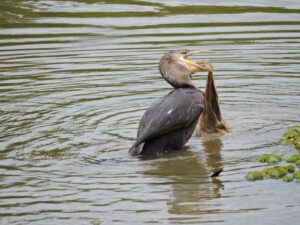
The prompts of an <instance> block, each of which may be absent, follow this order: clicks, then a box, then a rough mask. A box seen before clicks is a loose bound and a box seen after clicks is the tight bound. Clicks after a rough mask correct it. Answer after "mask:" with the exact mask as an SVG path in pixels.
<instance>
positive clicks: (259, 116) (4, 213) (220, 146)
mask: <svg viewBox="0 0 300 225" xmlns="http://www.w3.org/2000/svg"><path fill="white" fill-rule="evenodd" d="M0 13H1V14H0V15H1V16H0V25H1V26H0V27H1V29H0V89H1V90H0V101H1V105H0V109H1V111H0V124H1V126H0V150H1V152H0V171H1V172H0V222H1V224H100V223H102V224H146V223H154V224H155V223H156V224H199V223H201V222H206V223H209V224H228V225H229V224H230V225H232V224H264V225H266V224H272V225H273V224H297V223H298V222H299V211H300V186H299V185H297V184H296V183H292V184H286V183H284V182H282V181H276V180H265V181H262V182H247V181H245V178H244V177H245V175H246V173H247V172H248V171H252V170H254V169H258V167H261V166H262V164H259V163H257V162H256V157H257V156H258V155H259V154H262V153H277V154H283V155H289V154H291V153H294V152H295V150H294V149H293V148H292V147H290V146H279V145H277V144H276V142H277V140H278V139H280V137H281V134H282V133H283V132H284V131H285V130H286V127H287V126H290V125H295V124H296V123H299V120H300V113H299V109H300V108H299V105H300V89H299V87H300V75H299V68H300V67H299V62H300V60H299V59H300V57H299V53H300V3H299V1H296V0H287V1H280V0H273V1H271V0H266V1H256V0H249V1H236V0H230V1H224V3H220V2H219V1H192V0H187V1H178V0H170V1H158V0H144V1H138V0H122V1H121V0H111V1H106V0H104V1H101V3H98V1H92V0H90V1H88V0H86V1H83V0H82V1H81V0H70V1H50V0H48V1H41V0H40V1H13V0H2V1H1V3H0ZM178 48H188V49H195V50H198V49H204V48H211V49H213V51H212V52H210V53H206V54H204V55H203V56H202V57H203V58H208V59H210V60H211V61H212V63H213V65H214V68H215V70H216V72H215V76H216V77H215V78H216V83H217V86H218V90H219V95H220V101H221V107H222V111H223V117H224V119H226V120H227V121H228V123H229V124H230V125H231V127H232V130H233V132H232V134H231V135H228V136H224V137H222V138H220V139H203V138H197V137H193V138H191V140H190V141H189V143H188V145H187V148H186V150H183V151H181V152H177V153H173V154H169V155H167V156H164V157H162V158H157V159H152V160H138V159H135V158H131V157H129V156H128V155H127V151H128V149H129V147H130V146H131V144H132V142H133V140H134V138H135V135H136V130H137V126H138V122H139V120H140V118H141V116H142V114H143V113H144V111H145V109H146V108H147V107H148V106H149V105H150V104H151V103H152V102H154V101H156V100H157V99H158V98H160V97H161V96H163V95H165V94H166V93H168V92H169V91H170V90H171V87H170V86H169V85H168V84H167V83H166V82H165V81H164V80H162V78H161V77H160V75H159V72H158V69H157V64H158V60H159V59H160V57H161V55H162V54H163V53H165V52H166V51H168V50H170V49H178ZM205 79H206V75H205V74H202V75H199V76H197V77H195V80H194V82H195V83H197V84H198V85H199V87H200V88H203V86H204V84H205ZM219 168H224V172H223V173H222V175H221V176H220V177H219V178H217V179H210V178H209V177H208V176H209V174H211V172H212V171H215V170H216V169H219Z"/></svg>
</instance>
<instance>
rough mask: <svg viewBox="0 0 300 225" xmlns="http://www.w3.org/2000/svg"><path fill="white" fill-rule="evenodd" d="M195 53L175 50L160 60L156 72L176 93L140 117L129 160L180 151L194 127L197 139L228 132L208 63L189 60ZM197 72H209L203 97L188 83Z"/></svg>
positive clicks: (163, 98)
mask: <svg viewBox="0 0 300 225" xmlns="http://www.w3.org/2000/svg"><path fill="white" fill-rule="evenodd" d="M198 53H199V51H189V50H176V51H170V52H168V53H166V54H165V55H164V56H163V57H162V58H161V60H160V62H159V71H160V73H161V75H162V76H163V78H164V79H165V80H166V81H167V82H168V83H169V84H170V85H172V86H173V87H174V88H175V90H173V91H171V92H170V93H168V94H167V95H165V96H164V97H162V98H161V99H159V100H158V101H157V102H155V103H154V104H153V105H152V106H150V107H149V108H148V109H147V111H146V112H145V114H144V115H143V117H142V119H141V121H140V124H139V128H138V133H137V139H136V141H135V143H134V144H133V146H132V147H131V148H130V150H129V152H130V154H131V155H132V156H147V155H155V154H161V153H163V152H164V151H168V150H173V149H181V148H182V147H183V146H184V145H185V144H186V143H187V141H188V140H189V139H190V137H191V136H192V134H193V132H194V130H195V128H196V127H197V124H198V127H197V129H196V135H199V136H204V135H205V136H206V135H209V134H216V133H221V131H224V132H226V131H228V129H227V127H226V126H225V125H224V123H223V122H222V117H221V112H220V108H219V103H218V94H217V92H216V88H215V85H214V80H213V74H212V73H213V69H212V66H211V64H210V63H209V62H208V61H207V60H202V61H192V60H188V57H189V56H191V55H195V54H198ZM200 71H208V80H207V83H206V90H205V93H203V92H201V91H200V90H198V89H197V87H196V86H195V85H194V84H193V83H192V82H191V76H192V75H193V74H195V73H196V72H200ZM198 121H199V122H198Z"/></svg>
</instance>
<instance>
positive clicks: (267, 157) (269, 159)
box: [258, 154, 283, 164]
mask: <svg viewBox="0 0 300 225" xmlns="http://www.w3.org/2000/svg"><path fill="white" fill-rule="evenodd" d="M282 160H283V158H282V157H281V156H280V155H276V154H263V155H261V156H260V157H259V158H258V161H259V162H266V163H269V164H276V163H279V162H280V161H282Z"/></svg>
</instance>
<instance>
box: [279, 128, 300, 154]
mask: <svg viewBox="0 0 300 225" xmlns="http://www.w3.org/2000/svg"><path fill="white" fill-rule="evenodd" d="M279 143H280V144H289V145H293V146H295V147H296V148H297V149H298V150H300V126H293V127H290V128H288V131H287V132H285V133H284V134H283V139H281V140H280V141H279Z"/></svg>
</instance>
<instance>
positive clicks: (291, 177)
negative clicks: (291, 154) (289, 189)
mask: <svg viewBox="0 0 300 225" xmlns="http://www.w3.org/2000/svg"><path fill="white" fill-rule="evenodd" d="M282 180H283V181H284V182H292V181H293V180H294V177H293V176H292V175H285V176H284V177H283V178H282Z"/></svg>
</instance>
